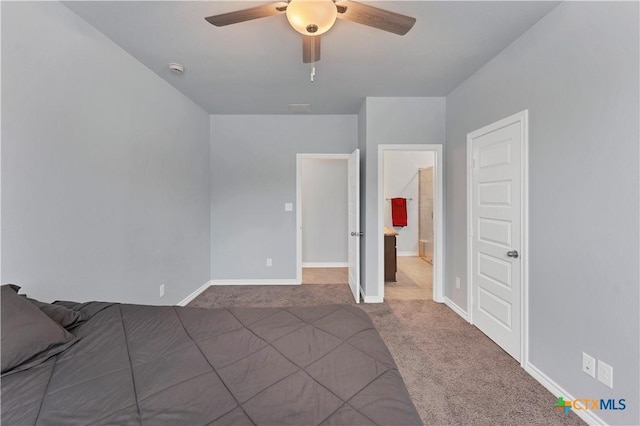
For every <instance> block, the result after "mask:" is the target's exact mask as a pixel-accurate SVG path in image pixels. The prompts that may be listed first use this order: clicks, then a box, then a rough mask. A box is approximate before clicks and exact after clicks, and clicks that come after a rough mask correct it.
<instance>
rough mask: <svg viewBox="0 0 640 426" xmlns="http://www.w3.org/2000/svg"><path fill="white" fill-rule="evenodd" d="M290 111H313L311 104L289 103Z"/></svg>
mask: <svg viewBox="0 0 640 426" xmlns="http://www.w3.org/2000/svg"><path fill="white" fill-rule="evenodd" d="M289 112H311V104H289Z"/></svg>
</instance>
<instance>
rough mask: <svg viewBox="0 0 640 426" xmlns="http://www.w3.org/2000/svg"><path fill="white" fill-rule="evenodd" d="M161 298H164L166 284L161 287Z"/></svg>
mask: <svg viewBox="0 0 640 426" xmlns="http://www.w3.org/2000/svg"><path fill="white" fill-rule="evenodd" d="M160 297H164V284H162V285H160Z"/></svg>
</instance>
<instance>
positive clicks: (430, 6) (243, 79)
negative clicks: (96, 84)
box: [65, 1, 558, 114]
mask: <svg viewBox="0 0 640 426" xmlns="http://www.w3.org/2000/svg"><path fill="white" fill-rule="evenodd" d="M265 3H269V1H265V2H253V1H251V2H248V1H234V2H229V1H136V2H130V1H70V2H65V4H66V5H67V7H69V8H70V9H72V10H73V11H75V12H76V13H77V14H78V15H80V16H82V17H83V18H84V19H86V20H87V21H88V22H89V23H90V24H92V25H93V26H94V27H96V28H97V29H98V30H100V31H102V32H103V33H104V34H106V35H107V36H108V37H109V38H111V39H112V40H113V41H114V42H116V43H117V44H119V45H120V46H121V47H122V48H123V49H125V50H126V51H128V52H129V53H130V54H131V55H133V56H134V57H135V58H137V59H138V60H139V61H141V62H142V63H143V64H145V65H146V66H147V67H149V68H150V69H151V70H153V71H154V72H155V73H157V74H158V75H159V76H161V77H162V78H164V79H165V80H166V81H168V82H169V83H170V84H172V85H173V86H175V87H176V88H177V89H178V90H180V91H181V92H182V93H184V94H185V95H186V96H188V97H189V98H191V99H192V100H193V101H195V102H196V103H197V104H199V105H200V106H202V108H204V109H205V110H206V111H208V112H209V113H211V114H281V113H288V104H290V103H310V104H312V107H311V108H312V112H313V113H314V114H355V113H357V112H358V110H359V109H360V106H361V104H362V101H363V99H364V97H365V96H445V95H447V94H448V93H449V92H450V91H451V90H452V89H454V88H455V87H456V86H458V85H459V84H460V83H462V82H463V81H464V80H465V79H467V78H468V77H469V76H470V75H472V74H473V73H474V72H476V71H477V70H478V69H479V68H480V67H481V66H482V65H484V64H485V63H487V62H488V61H489V60H490V59H492V58H493V57H494V56H496V55H497V54H498V53H499V52H500V51H502V50H503V49H504V48H505V47H506V46H508V45H509V44H510V43H511V42H513V41H514V40H515V39H516V38H518V36H520V35H521V34H522V33H523V32H525V31H526V30H527V29H529V28H530V27H531V26H532V25H533V24H535V23H536V22H537V21H538V20H540V18H542V17H543V16H544V15H545V14H547V13H548V12H549V11H550V10H551V9H553V8H554V7H555V6H556V5H557V4H558V2H546V1H505V2H495V1H471V2H460V1H444V2H438V1H391V2H387V1H384V2H374V3H373V5H375V6H376V7H380V8H383V9H389V10H391V11H394V12H398V13H402V14H405V15H410V16H413V17H415V18H417V22H416V24H415V26H414V27H413V29H412V30H411V31H410V32H409V33H408V34H407V35H405V36H397V35H395V34H391V33H387V32H384V31H380V30H376V29H373V28H370V27H367V26H363V25H359V24H355V23H352V22H346V21H342V20H338V21H337V22H336V24H335V26H334V27H333V28H332V29H331V30H330V31H329V32H328V33H326V34H324V35H323V36H322V56H321V60H320V62H318V63H317V64H316V78H315V81H314V82H313V83H312V82H310V72H311V65H310V64H303V63H302V41H301V36H300V35H299V34H298V33H297V32H295V31H294V30H293V29H292V28H291V27H290V26H289V24H288V22H287V19H286V17H285V16H284V15H281V16H274V17H270V18H264V19H260V20H255V21H250V22H245V23H241V24H236V25H231V26H227V27H221V28H218V27H214V26H213V25H211V24H209V23H207V22H206V21H205V20H204V18H205V17H206V16H210V15H215V14H219V13H224V12H229V11H233V10H238V9H244V8H247V7H252V6H256V5H260V4H265ZM170 62H179V63H181V64H183V65H184V66H185V69H186V71H185V73H184V74H182V75H174V74H172V73H171V72H170V71H169V69H168V64H169V63H170Z"/></svg>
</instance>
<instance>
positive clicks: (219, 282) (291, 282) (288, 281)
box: [209, 278, 301, 285]
mask: <svg viewBox="0 0 640 426" xmlns="http://www.w3.org/2000/svg"><path fill="white" fill-rule="evenodd" d="M209 283H211V285H300V284H301V283H300V281H299V280H297V279H295V278H287V279H281V280H278V279H268V280H251V279H248V280H247V279H230V280H220V279H216V280H211V281H209Z"/></svg>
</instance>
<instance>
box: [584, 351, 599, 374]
mask: <svg viewBox="0 0 640 426" xmlns="http://www.w3.org/2000/svg"><path fill="white" fill-rule="evenodd" d="M582 371H584V372H585V373H587V374H588V375H590V376H591V377H593V378H594V379H595V378H596V359H595V358H594V357H592V356H591V355H587V354H586V353H584V352H582Z"/></svg>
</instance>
